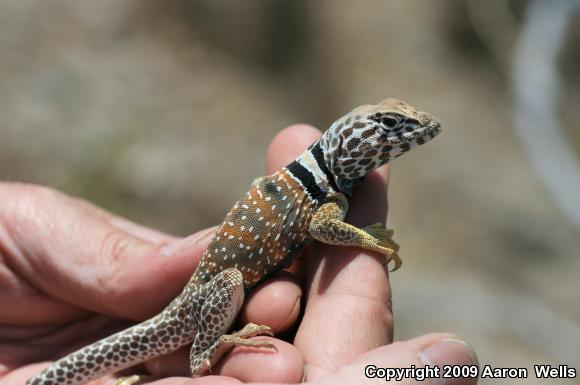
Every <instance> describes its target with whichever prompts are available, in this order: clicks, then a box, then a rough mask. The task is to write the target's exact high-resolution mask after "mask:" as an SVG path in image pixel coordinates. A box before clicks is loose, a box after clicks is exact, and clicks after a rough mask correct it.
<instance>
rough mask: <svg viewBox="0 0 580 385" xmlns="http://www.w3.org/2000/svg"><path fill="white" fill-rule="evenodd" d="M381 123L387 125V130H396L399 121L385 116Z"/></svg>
mask: <svg viewBox="0 0 580 385" xmlns="http://www.w3.org/2000/svg"><path fill="white" fill-rule="evenodd" d="M381 123H382V124H383V125H385V126H386V127H387V128H395V126H396V125H397V119H395V118H391V117H388V116H385V117H384V118H382V119H381Z"/></svg>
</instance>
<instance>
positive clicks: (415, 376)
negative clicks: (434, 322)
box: [314, 334, 478, 385]
mask: <svg viewBox="0 0 580 385" xmlns="http://www.w3.org/2000/svg"><path fill="white" fill-rule="evenodd" d="M426 365H429V367H431V368H433V367H435V366H436V367H438V368H439V375H438V376H437V377H436V378H426V379H424V380H422V379H421V376H422V374H421V372H417V371H415V372H407V373H406V375H404V373H401V372H399V376H401V377H399V378H398V379H397V378H393V377H390V378H389V380H390V381H393V382H396V383H397V384H399V383H400V384H403V385H415V384H416V385H419V384H423V385H430V384H437V385H470V384H476V383H477V375H475V376H474V377H473V378H469V377H468V378H461V377H460V378H457V377H455V378H454V377H453V376H450V377H448V378H444V376H443V375H442V374H443V370H442V368H443V366H445V365H455V366H466V365H469V366H471V367H472V368H475V367H476V366H477V365H478V361H477V356H476V355H475V352H474V351H473V349H472V348H471V347H470V346H469V345H468V344H467V343H466V342H465V341H463V340H461V339H459V338H458V337H456V336H453V335H450V334H428V335H424V336H421V337H417V338H414V339H412V340H409V341H404V342H396V343H394V344H391V345H387V346H382V347H380V348H378V349H375V350H373V351H370V352H368V353H366V354H364V355H362V356H361V357H359V358H358V359H357V360H356V361H355V362H354V363H353V364H349V365H345V366H343V367H342V368H340V369H339V370H338V371H336V372H333V373H332V374H330V375H328V376H325V377H324V381H325V383H335V384H350V383H369V384H371V383H372V384H375V383H377V378H379V381H381V380H382V381H385V377H377V375H379V376H382V375H383V373H384V372H381V371H378V370H376V369H378V368H387V370H389V371H388V372H387V373H388V375H390V376H393V375H395V373H394V371H393V370H396V369H405V368H409V369H411V368H412V367H413V366H414V367H415V368H424V367H425V366H426ZM474 371H475V369H474ZM423 374H428V373H427V372H423ZM434 374H435V373H434V372H433V371H431V373H430V377H432V376H433V375H434ZM363 380H364V381H363ZM399 381H400V382H399ZM314 383H316V381H314Z"/></svg>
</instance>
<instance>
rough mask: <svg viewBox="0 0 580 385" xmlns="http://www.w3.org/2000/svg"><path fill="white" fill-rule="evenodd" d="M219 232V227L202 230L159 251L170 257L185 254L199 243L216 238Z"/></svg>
mask: <svg viewBox="0 0 580 385" xmlns="http://www.w3.org/2000/svg"><path fill="white" fill-rule="evenodd" d="M216 230H217V226H214V227H210V228H209V229H206V230H202V231H200V232H199V233H195V234H193V235H190V236H189V237H186V238H182V239H177V240H175V241H173V242H170V243H168V244H166V245H165V246H163V247H161V249H160V250H159V251H160V253H161V255H164V256H166V257H169V256H171V255H173V254H177V253H180V252H183V251H185V250H187V249H189V248H190V247H193V246H194V245H196V244H197V243H198V242H201V241H203V240H205V239H206V238H211V237H213V236H214V234H215V232H216Z"/></svg>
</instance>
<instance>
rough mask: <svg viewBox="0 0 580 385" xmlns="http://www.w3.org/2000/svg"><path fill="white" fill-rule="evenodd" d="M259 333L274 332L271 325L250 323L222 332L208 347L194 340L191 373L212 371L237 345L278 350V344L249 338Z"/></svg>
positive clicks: (190, 358)
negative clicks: (232, 331) (230, 331)
mask: <svg viewBox="0 0 580 385" xmlns="http://www.w3.org/2000/svg"><path fill="white" fill-rule="evenodd" d="M257 335H269V336H273V335H274V333H273V332H272V329H271V328H270V327H269V326H265V325H256V324H254V323H248V324H247V325H246V326H244V328H243V329H242V330H239V331H237V332H234V333H232V334H222V335H221V336H219V337H218V338H217V339H216V340H215V341H214V342H213V343H212V344H211V345H210V346H209V347H207V348H201V349H200V347H199V346H198V345H197V344H196V342H194V343H193V346H192V347H191V352H190V356H189V364H190V369H191V374H192V375H193V376H194V377H197V376H199V375H201V374H203V373H204V372H208V371H211V367H212V366H213V365H214V364H215V362H217V361H218V360H219V359H220V358H221V357H222V356H223V355H224V354H225V353H227V352H228V351H229V350H230V349H231V348H233V347H234V346H236V345H239V346H247V347H253V348H266V349H272V350H274V351H277V349H276V345H274V344H273V343H272V342H270V341H264V340H250V339H249V338H250V337H255V336H257Z"/></svg>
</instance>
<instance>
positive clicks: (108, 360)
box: [27, 99, 440, 385]
mask: <svg viewBox="0 0 580 385" xmlns="http://www.w3.org/2000/svg"><path fill="white" fill-rule="evenodd" d="M439 132H440V126H439V122H438V121H437V120H436V119H435V118H433V117H432V116H431V115H429V114H426V113H423V112H420V111H417V110H416V109H415V108H413V107H411V106H410V105H408V104H407V103H405V102H402V101H400V100H397V99H386V100H383V101H382V102H380V103H379V104H377V105H365V106H361V107H358V108H356V109H355V110H353V111H352V112H350V113H349V114H347V115H345V116H343V117H342V118H340V119H338V120H337V121H336V122H334V123H333V124H332V125H331V127H330V128H329V129H328V130H327V131H326V132H325V133H324V134H323V136H322V137H321V138H320V139H319V140H317V141H316V142H315V143H313V144H312V145H311V146H310V147H309V148H308V149H307V150H306V151H305V152H304V153H303V154H301V155H300V156H299V157H298V158H297V159H296V160H295V161H294V162H292V163H290V164H289V165H287V166H286V167H284V168H283V169H281V170H280V171H278V172H276V173H274V174H273V175H270V176H267V177H262V178H259V179H258V180H256V181H255V182H254V183H253V184H252V186H251V187H250V190H249V191H248V192H246V193H245V195H244V196H243V197H242V199H240V200H239V201H238V202H237V203H236V204H235V205H234V207H233V208H232V209H231V210H230V211H229V213H228V214H227V216H226V218H225V219H224V222H223V223H222V224H221V226H220V227H219V229H218V230H217V233H216V235H215V237H214V239H213V240H212V242H211V243H210V245H209V247H208V249H207V251H206V252H205V253H204V255H203V256H202V258H201V261H200V264H199V266H198V267H197V269H196V271H195V272H194V274H193V276H192V277H191V279H190V281H189V283H188V284H187V285H186V286H185V288H184V289H183V291H182V293H181V294H180V295H179V296H178V297H177V298H175V299H174V300H173V301H172V302H171V303H170V304H169V305H168V306H167V307H166V308H165V309H164V310H163V311H162V312H161V313H160V314H159V315H157V316H155V317H153V318H151V319H150V320H147V321H144V322H143V323H141V324H139V325H136V326H134V327H132V328H129V329H126V330H124V331H121V332H119V333H117V334H115V335H113V336H111V337H108V338H106V339H103V340H101V341H98V342H96V343H94V344H92V345H89V346H87V347H85V348H82V349H80V350H79V351H77V352H74V353H72V354H70V355H68V356H66V357H64V358H62V359H60V360H58V361H57V362H55V363H54V364H53V365H51V366H50V367H48V368H47V369H45V370H43V371H42V372H40V373H39V374H38V375H37V376H35V377H33V378H31V379H30V380H29V381H28V382H27V385H56V384H62V385H76V384H82V383H84V382H86V381H88V380H90V379H93V378H97V377H99V376H102V375H103V374H107V373H113V372H116V371H118V370H120V369H123V368H126V367H128V366H131V365H134V364H137V363H140V362H143V361H145V360H147V359H150V358H153V357H156V356H159V355H162V354H166V353H169V352H171V351H174V350H176V349H178V348H179V347H181V346H183V345H186V344H189V343H192V342H193V344H192V349H191V357H190V360H191V369H192V374H194V375H199V374H202V373H203V372H204V371H205V370H207V369H208V368H210V366H211V365H212V364H213V363H214V362H215V361H216V360H217V359H218V358H219V356H221V355H222V354H223V353H224V351H225V350H226V349H227V348H229V347H231V345H233V344H239V345H249V346H265V347H268V346H269V343H268V342H266V343H263V342H261V341H252V340H249V339H247V338H248V337H251V336H253V335H255V334H256V332H255V331H256V330H257V331H259V332H261V331H263V332H268V330H269V328H267V327H264V326H258V327H257V328H253V326H257V325H253V324H249V325H246V328H244V329H243V331H242V332H241V333H234V334H233V335H232V336H229V337H232V338H230V339H227V338H223V337H225V333H226V332H227V331H228V330H229V328H230V327H231V325H232V323H233V321H234V319H235V317H236V316H237V313H238V312H239V309H240V307H241V306H242V303H243V298H244V292H247V291H249V290H250V289H251V288H252V286H254V285H255V284H256V283H257V282H259V281H260V280H262V279H264V277H266V276H268V275H270V274H272V273H274V272H276V271H278V270H280V269H282V268H284V267H285V266H287V265H288V264H290V263H291V262H292V259H293V257H294V256H296V255H297V254H298V253H299V252H300V251H301V250H302V249H303V247H304V246H305V245H306V244H307V243H308V242H309V241H311V240H312V239H317V240H319V241H321V242H325V243H329V244H337V245H347V246H357V247H361V248H364V249H367V250H371V251H376V252H379V253H383V254H385V255H387V256H388V257H389V259H394V260H395V264H396V266H395V268H398V267H399V266H400V259H399V257H398V255H397V251H398V245H397V244H396V243H395V242H394V241H393V240H392V239H391V236H392V234H393V233H392V230H386V229H384V228H378V227H377V226H369V227H365V228H363V229H359V228H356V227H354V226H352V225H349V224H347V223H344V222H343V219H344V216H345V214H346V212H347V210H348V201H347V197H349V196H350V195H351V193H352V188H353V187H354V185H355V184H356V183H358V182H360V181H361V180H362V178H364V176H365V175H366V174H368V173H369V172H370V171H372V170H374V169H375V168H377V167H379V166H381V165H383V164H385V163H388V162H389V161H390V160H392V159H394V158H396V157H398V156H400V155H402V154H403V153H405V152H407V151H409V150H410V149H411V148H413V147H415V146H417V145H421V144H423V143H425V142H427V141H428V140H430V139H431V138H433V137H434V136H435V135H437V134H438V133H439ZM248 330H249V331H254V332H247V333H246V331H248ZM224 341H229V342H227V343H226V342H224ZM231 341H234V342H231Z"/></svg>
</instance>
